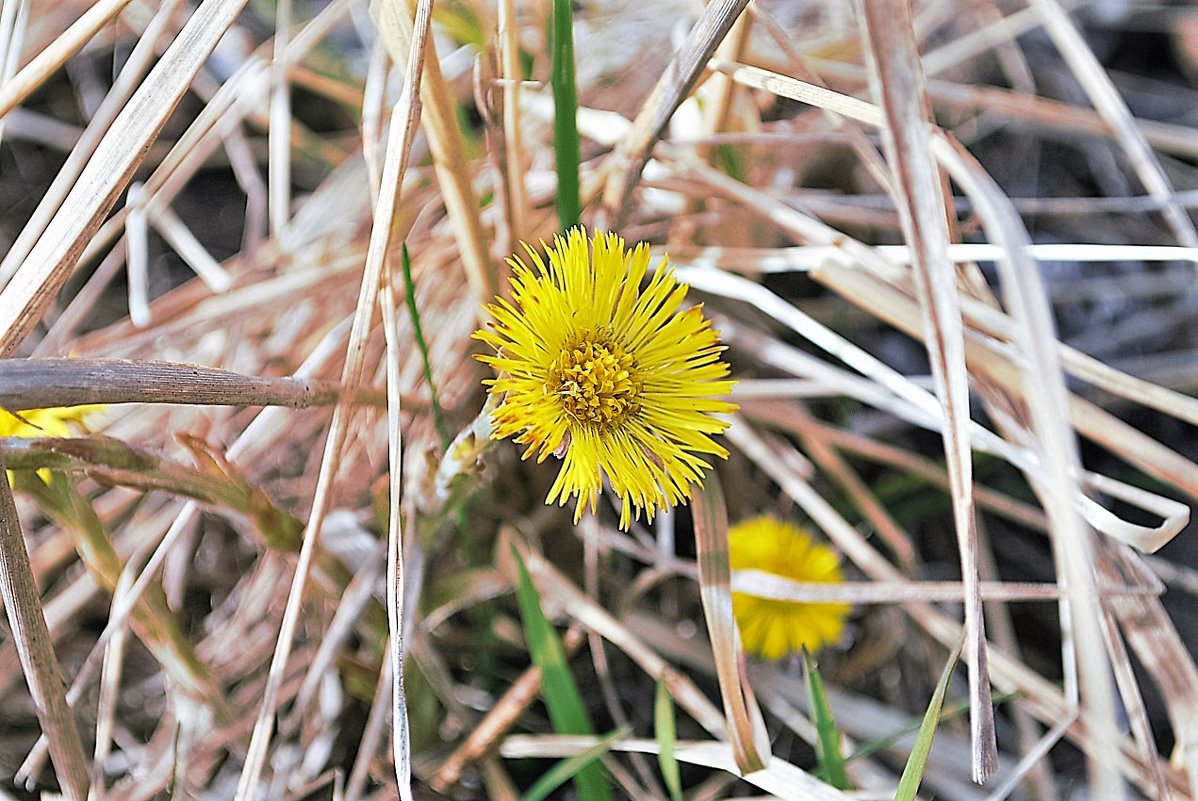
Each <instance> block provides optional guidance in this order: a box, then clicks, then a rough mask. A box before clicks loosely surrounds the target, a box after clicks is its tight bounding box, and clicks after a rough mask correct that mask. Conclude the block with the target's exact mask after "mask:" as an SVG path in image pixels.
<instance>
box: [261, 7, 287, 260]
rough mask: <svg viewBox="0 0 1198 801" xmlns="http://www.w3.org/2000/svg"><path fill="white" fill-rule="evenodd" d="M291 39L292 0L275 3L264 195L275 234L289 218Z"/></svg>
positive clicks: (273, 234)
mask: <svg viewBox="0 0 1198 801" xmlns="http://www.w3.org/2000/svg"><path fill="white" fill-rule="evenodd" d="M290 38H291V0H276V2H275V41H274V53H273V55H272V56H271V60H270V84H271V89H270V134H269V148H270V158H269V159H268V160H267V178H266V181H267V197H268V205H267V208H268V217H269V219H270V233H271V235H272V236H275V237H278V236H279V235H280V233H282V231H283V229H284V228H285V227H286V226H287V220H288V219H289V218H290V217H291V83H290V81H289V80H288V77H287V66H288V65H287V60H286V58H285V54H286V52H287V43H288V40H289V39H290Z"/></svg>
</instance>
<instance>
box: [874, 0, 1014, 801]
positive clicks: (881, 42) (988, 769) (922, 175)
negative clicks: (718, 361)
mask: <svg viewBox="0 0 1198 801" xmlns="http://www.w3.org/2000/svg"><path fill="white" fill-rule="evenodd" d="M858 9H859V15H860V18H861V25H862V33H863V36H862V38H863V39H864V41H865V43H866V44H867V53H869V64H870V66H871V67H872V70H873V80H872V81H871V83H872V84H873V88H874V93H875V94H876V95H878V96H879V99H880V100H881V106H882V109H883V111H884V112H885V115H886V125H885V126H884V127H883V128H882V134H883V139H884V141H885V143H886V152H887V157H888V160H889V162H890V167H891V173H892V177H893V184H894V187H895V190H896V193H897V195H898V198H899V203H898V207H899V216H900V218H901V219H902V223H903V233H904V235H905V237H906V239H907V242H908V243H909V246H910V248H911V252H912V256H913V259H912V268H913V270H912V272H913V273H914V277H915V287H916V291H917V293H918V296H919V305H920V310H921V311H922V316H923V334H924V337H923V338H924V342H925V343H926V345H927V349H928V356H929V359H930V360H931V363H932V376H933V378H934V379H935V381H936V394H937V396H938V397H939V398H940V402H941V405H942V407H943V410H944V432H943V436H944V453H945V461H946V464H947V467H948V476H949V481H950V482H951V496H952V499H953V513H954V515H953V517H954V521H955V523H956V529H957V544H958V550H959V551H960V555H961V575H962V576H963V577H964V580H965V588H966V596H965V629H966V635H965V651H964V656H965V661H966V663H967V664H968V665H969V667H970V674H969V675H970V693H969V698H970V707H969V720H970V731H971V734H972V740H973V779H974V781H976V782H979V783H981V782H984V781H985V780H986V779H987V778H989V777H990V774H992V773H993V772H994V770H995V768H996V767H997V765H998V746H997V744H996V741H995V734H994V707H993V705H992V704H991V702H990V670H989V667H988V658H987V654H986V626H985V618H984V616H983V611H982V596H981V590H980V587H979V576H978V570H979V568H978V564H977V554H978V541H977V528H976V526H977V523H976V521H975V520H974V509H973V461H972V459H973V454H972V452H971V448H970V444H969V439H970V437H969V378H968V373H967V372H966V368H965V348H964V330H963V326H962V323H961V309H960V305H959V303H958V300H957V280H956V274H955V271H954V269H953V265H952V263H951V262H950V261H949V260H948V259H947V258H946V256H945V251H946V250H947V249H948V228H947V226H946V225H945V224H944V220H945V216H944V208H945V207H944V199H943V197H942V196H941V192H940V177H939V174H938V173H937V170H936V165H935V161H934V159H933V156H932V154H931V152H930V150H929V148H928V141H929V135H930V133H931V130H930V126H929V125H928V123H927V119H926V116H927V107H928V103H927V98H926V97H925V96H924V92H923V73H922V71H921V69H920V65H919V55H918V52H917V50H916V46H915V40H914V36H915V31H914V28H913V27H912V22H911V18H910V9H909V7H908V6H907V4H906V3H904V2H871V3H860V4H859V5H858Z"/></svg>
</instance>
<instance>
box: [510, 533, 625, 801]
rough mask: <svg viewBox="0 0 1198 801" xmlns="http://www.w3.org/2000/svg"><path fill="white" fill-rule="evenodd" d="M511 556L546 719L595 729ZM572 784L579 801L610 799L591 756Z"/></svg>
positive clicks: (577, 729) (563, 728) (573, 729)
mask: <svg viewBox="0 0 1198 801" xmlns="http://www.w3.org/2000/svg"><path fill="white" fill-rule="evenodd" d="M512 556H513V557H514V558H515V560H516V567H517V568H518V569H519V571H520V583H519V585H518V586H517V587H516V597H517V599H518V600H519V602H520V616H521V618H522V619H523V621H524V636H525V637H526V638H527V639H528V650H529V653H530V654H531V656H532V661H533V664H535V665H536V666H537V667H539V668H540V669H541V695H542V697H544V699H545V706H546V707H547V708H548V710H549V720H550V722H551V723H552V724H553V729H554V731H556V732H558V733H559V734H594V733H595V729H594V727H593V726H592V725H591V720H590V718H589V717H587V712H586V707H585V706H584V705H583V703H582V695H581V693H579V692H578V685H577V684H575V682H574V676H573V675H572V674H571V673H570V666H569V665H568V664H567V663H566V652H565V650H564V649H563V648H562V641H561V640H560V639H559V638H558V636H557V632H556V631H554V629H553V626H551V625H550V624H549V621H548V620H547V619H546V618H545V613H544V611H542V609H541V597H540V595H539V594H538V593H537V588H536V587H534V586H533V583H532V578H531V577H530V576H529V575H528V568H526V567H525V566H524V560H523V559H521V558H520V552H519V551H518V550H516V548H514V547H513V548H512ZM574 786H575V788H577V790H578V796H579V798H581V799H582V801H611V793H610V792H609V791H608V789H607V780H606V778H605V777H604V772H603V768H602V766H601V765H599V764H598V763H596V762H594V761H593V760H592V761H591V762H590V764H587V765H585V766H583V767H581V768H580V769H579V770H578V772H577V775H575V777H574Z"/></svg>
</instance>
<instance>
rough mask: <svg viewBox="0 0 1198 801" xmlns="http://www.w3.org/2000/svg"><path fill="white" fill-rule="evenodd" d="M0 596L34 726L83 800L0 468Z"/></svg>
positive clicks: (74, 742)
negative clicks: (34, 718) (30, 706)
mask: <svg viewBox="0 0 1198 801" xmlns="http://www.w3.org/2000/svg"><path fill="white" fill-rule="evenodd" d="M0 596H2V597H3V600H4V611H5V613H6V614H7V616H8V625H9V628H11V629H12V637H13V643H14V644H15V645H16V649H17V655H18V656H19V657H20V659H21V668H22V670H23V671H24V673H25V681H26V683H27V684H28V685H29V693H30V695H32V696H33V705H34V709H35V710H36V712H37V720H38V723H39V724H40V725H41V727H42V732H43V733H44V734H45V735H46V737H47V738H48V740H49V745H50V758H51V760H53V762H54V768H55V771H56V773H57V775H58V781H59V783H60V784H61V785H62V788H63V790H64V792H65V793H66V795H67V797H68V798H69V799H70V801H84V799H85V798H87V788H88V784H89V781H88V773H89V771H88V763H87V759H86V757H84V755H83V743H82V741H81V740H80V739H79V729H78V728H77V727H76V725H75V716H74V713H73V712H72V711H71V707H70V705H69V704H67V699H66V694H65V692H64V691H63V687H64V686H65V685H64V683H63V678H62V668H61V667H59V664H58V657H57V656H56V655H55V653H54V645H53V643H52V641H51V639H50V632H49V630H48V629H47V627H46V618H45V616H44V615H43V614H42V603H41V599H40V598H39V597H38V593H37V585H36V584H35V583H34V580H33V571H32V570H31V569H30V567H29V554H28V552H27V551H26V550H25V538H24V535H23V534H22V533H21V523H20V521H19V520H18V519H17V507H16V505H15V504H14V503H13V497H12V490H11V489H10V488H9V485H8V475H7V473H6V472H5V471H4V470H3V468H2V466H0Z"/></svg>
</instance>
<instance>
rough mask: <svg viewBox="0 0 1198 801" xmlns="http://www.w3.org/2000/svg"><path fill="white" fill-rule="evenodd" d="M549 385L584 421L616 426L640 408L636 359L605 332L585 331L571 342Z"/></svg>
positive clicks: (574, 416)
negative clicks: (603, 334) (593, 332)
mask: <svg viewBox="0 0 1198 801" xmlns="http://www.w3.org/2000/svg"><path fill="white" fill-rule="evenodd" d="M546 384H547V388H548V390H549V391H550V392H551V393H552V394H554V395H556V396H557V397H558V400H560V401H561V404H562V408H563V409H565V410H566V413H567V414H569V415H570V416H571V417H573V418H574V419H575V420H577V421H578V422H580V423H587V424H590V425H594V426H598V427H599V428H602V429H609V428H614V427H615V426H618V425H620V424H621V423H623V422H624V421H625V420H627V419H628V418H629V417H630V416H632V415H633V414H635V413H636V412H637V411H639V410H640V393H641V381H640V378H639V376H638V375H637V366H636V361H635V360H634V359H633V358H632V356H631V355H629V354H628V353H627V352H626V351H625V350H624V348H622V347H621V346H620V345H619V344H618V343H616V342H613V341H612V340H611V339H610V338H608V337H604V336H602V335H601V334H583V335H582V336H581V337H578V338H577V339H574V340H573V341H572V342H568V343H567V345H566V347H565V348H563V349H562V352H561V355H560V356H558V357H557V362H556V364H554V365H553V367H552V368H551V369H550V371H549V379H548V381H547V382H546Z"/></svg>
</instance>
